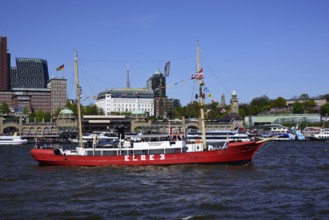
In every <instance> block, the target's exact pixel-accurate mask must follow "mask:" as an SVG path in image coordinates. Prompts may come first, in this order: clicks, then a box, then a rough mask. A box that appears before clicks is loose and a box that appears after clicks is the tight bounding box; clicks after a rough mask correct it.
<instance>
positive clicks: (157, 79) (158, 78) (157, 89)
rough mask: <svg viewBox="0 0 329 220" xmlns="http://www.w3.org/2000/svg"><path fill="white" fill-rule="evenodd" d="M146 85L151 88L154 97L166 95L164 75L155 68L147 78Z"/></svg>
mask: <svg viewBox="0 0 329 220" xmlns="http://www.w3.org/2000/svg"><path fill="white" fill-rule="evenodd" d="M146 87H147V88H148V89H152V90H153V92H154V97H164V96H166V77H165V76H164V75H163V74H162V73H161V72H160V70H159V69H157V70H156V71H155V72H154V73H153V75H152V76H151V77H150V78H149V79H148V80H147V84H146Z"/></svg>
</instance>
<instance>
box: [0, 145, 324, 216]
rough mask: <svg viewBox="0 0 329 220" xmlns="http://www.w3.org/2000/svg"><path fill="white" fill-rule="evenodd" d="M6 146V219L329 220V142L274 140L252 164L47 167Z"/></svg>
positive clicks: (2, 156)
mask: <svg viewBox="0 0 329 220" xmlns="http://www.w3.org/2000/svg"><path fill="white" fill-rule="evenodd" d="M31 148H32V145H24V146H0V190H1V191H0V193H1V194H0V219H225V220H227V219H329V143H328V142H294V141H291V142H272V143H267V144H266V145H264V147H263V148H261V149H260V150H259V151H258V152H257V154H256V155H255V157H254V160H253V165H249V166H221V165H176V166H144V167H118V166H109V167H47V166H43V167H41V166H39V165H38V163H37V162H36V161H34V160H33V159H32V158H31V156H30V153H29V151H30V149H31Z"/></svg>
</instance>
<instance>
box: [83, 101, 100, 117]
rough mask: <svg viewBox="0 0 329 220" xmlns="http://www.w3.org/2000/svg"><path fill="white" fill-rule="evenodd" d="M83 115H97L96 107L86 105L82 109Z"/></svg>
mask: <svg viewBox="0 0 329 220" xmlns="http://www.w3.org/2000/svg"><path fill="white" fill-rule="evenodd" d="M84 114H85V115H98V108H97V106H96V105H91V104H90V105H87V106H86V107H85V108H84Z"/></svg>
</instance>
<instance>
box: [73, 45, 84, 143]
mask: <svg viewBox="0 0 329 220" xmlns="http://www.w3.org/2000/svg"><path fill="white" fill-rule="evenodd" d="M74 75H75V89H76V96H77V105H78V129H79V145H80V147H83V143H82V123H81V105H80V102H81V101H80V98H81V86H80V84H79V74H78V53H77V51H76V50H74Z"/></svg>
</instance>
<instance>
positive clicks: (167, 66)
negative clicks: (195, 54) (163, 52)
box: [164, 61, 170, 76]
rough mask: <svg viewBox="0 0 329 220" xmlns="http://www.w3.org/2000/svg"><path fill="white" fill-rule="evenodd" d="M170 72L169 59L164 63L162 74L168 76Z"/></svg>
mask: <svg viewBox="0 0 329 220" xmlns="http://www.w3.org/2000/svg"><path fill="white" fill-rule="evenodd" d="M169 72H170V61H169V62H167V63H166V65H165V68H164V74H165V76H169Z"/></svg>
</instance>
